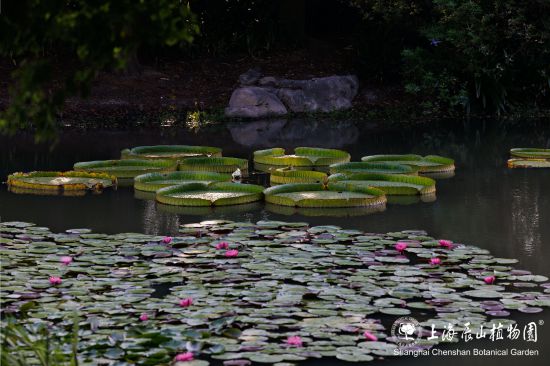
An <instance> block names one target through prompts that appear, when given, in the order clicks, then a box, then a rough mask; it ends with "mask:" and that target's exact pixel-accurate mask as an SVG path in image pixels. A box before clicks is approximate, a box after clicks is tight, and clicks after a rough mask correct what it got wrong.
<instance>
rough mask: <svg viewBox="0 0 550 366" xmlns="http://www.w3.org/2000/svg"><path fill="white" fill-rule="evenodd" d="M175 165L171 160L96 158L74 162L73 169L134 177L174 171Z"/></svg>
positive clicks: (120, 176) (176, 164)
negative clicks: (94, 159) (95, 159)
mask: <svg viewBox="0 0 550 366" xmlns="http://www.w3.org/2000/svg"><path fill="white" fill-rule="evenodd" d="M177 166H178V163H177V162H176V161H172V160H145V159H128V160H97V161H86V162H79V163H76V164H75V165H74V170H78V171H86V172H94V173H107V174H111V175H114V176H116V177H117V178H134V177H135V176H138V175H141V174H144V173H150V172H169V171H174V170H176V169H177Z"/></svg>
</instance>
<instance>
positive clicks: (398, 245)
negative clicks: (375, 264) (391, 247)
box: [395, 241, 407, 253]
mask: <svg viewBox="0 0 550 366" xmlns="http://www.w3.org/2000/svg"><path fill="white" fill-rule="evenodd" d="M405 249H407V243H403V242H402V241H398V242H397V243H396V244H395V250H397V251H398V252H401V253H402V252H403V251H404V250H405Z"/></svg>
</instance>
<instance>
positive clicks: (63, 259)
mask: <svg viewBox="0 0 550 366" xmlns="http://www.w3.org/2000/svg"><path fill="white" fill-rule="evenodd" d="M59 261H60V262H61V264H63V265H65V266H68V265H69V264H71V262H72V261H73V257H69V256H68V255H65V256H63V257H61V258H60V259H59Z"/></svg>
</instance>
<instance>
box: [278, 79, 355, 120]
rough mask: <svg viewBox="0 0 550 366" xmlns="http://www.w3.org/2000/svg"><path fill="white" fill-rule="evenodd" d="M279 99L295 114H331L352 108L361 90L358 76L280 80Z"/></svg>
mask: <svg viewBox="0 0 550 366" xmlns="http://www.w3.org/2000/svg"><path fill="white" fill-rule="evenodd" d="M277 86H278V87H279V88H280V89H279V90H278V91H277V96H278V97H279V99H280V100H281V101H282V102H283V103H284V104H285V105H286V106H287V108H288V109H289V110H291V111H293V112H331V111H335V110H340V109H347V108H350V107H351V102H352V100H353V98H354V97H355V95H357V91H358V89H359V81H358V80H357V77H356V76H353V75H346V76H328V77H324V78H314V79H311V80H279V81H278V82H277Z"/></svg>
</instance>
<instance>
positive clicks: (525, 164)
mask: <svg viewBox="0 0 550 366" xmlns="http://www.w3.org/2000/svg"><path fill="white" fill-rule="evenodd" d="M508 168H550V159H524V158H514V159H509V160H508Z"/></svg>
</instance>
